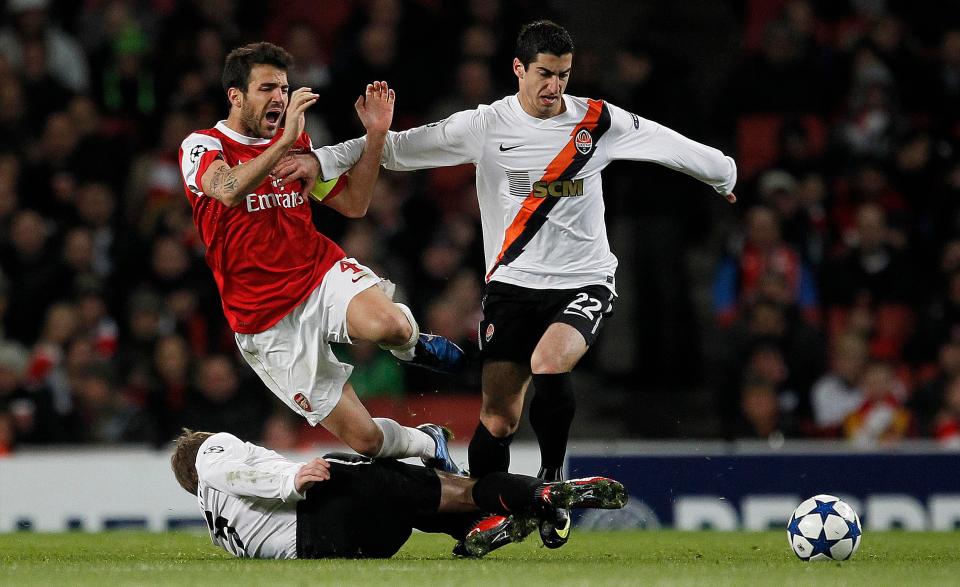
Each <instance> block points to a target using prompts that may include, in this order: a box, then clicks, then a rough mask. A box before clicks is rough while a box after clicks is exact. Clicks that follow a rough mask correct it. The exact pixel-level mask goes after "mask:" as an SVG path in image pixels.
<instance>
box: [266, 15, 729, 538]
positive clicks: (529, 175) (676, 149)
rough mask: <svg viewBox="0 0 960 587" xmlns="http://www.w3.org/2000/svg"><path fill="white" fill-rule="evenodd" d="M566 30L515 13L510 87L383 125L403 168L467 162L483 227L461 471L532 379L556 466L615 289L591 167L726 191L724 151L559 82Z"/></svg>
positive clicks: (485, 459)
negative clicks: (421, 118) (623, 167)
mask: <svg viewBox="0 0 960 587" xmlns="http://www.w3.org/2000/svg"><path fill="white" fill-rule="evenodd" d="M572 64H573V40H572V39H571V38H570V35H569V34H568V33H567V31H566V30H565V29H564V28H563V27H561V26H559V25H557V24H556V23H553V22H550V21H538V22H534V23H531V24H528V25H526V26H524V27H523V28H522V29H521V31H520V34H519V37H518V39H517V51H516V57H515V58H514V60H513V72H514V74H515V75H516V77H517V82H518V92H517V93H516V94H514V95H511V96H507V97H505V98H503V99H501V100H498V101H496V102H494V103H493V104H490V105H481V106H479V107H477V108H476V109H474V110H466V111H462V112H458V113H456V114H453V115H452V116H450V117H449V118H446V119H445V120H442V121H440V122H437V123H433V124H428V125H426V126H422V127H417V128H413V129H410V130H407V131H404V132H399V133H397V132H390V133H389V136H388V139H387V142H386V145H385V147H384V151H383V157H382V162H383V165H384V166H385V167H387V168H388V169H395V170H415V169H425V168H433V167H442V166H448V165H459V164H463V163H473V164H474V165H475V166H476V177H477V180H476V181H477V197H478V199H479V204H480V212H481V222H482V226H483V245H484V253H485V257H486V281H487V286H486V291H485V293H484V298H483V320H482V321H481V323H480V328H479V343H480V348H481V356H482V357H483V361H484V362H483V371H482V389H483V404H482V407H481V412H480V423H479V425H478V426H477V429H476V432H475V433H474V435H473V438H472V440H471V442H470V450H469V461H470V472H471V474H472V475H480V476H482V475H484V474H486V473H488V472H490V471H506V470H507V469H508V466H509V462H510V452H509V451H510V448H509V447H510V442H511V439H512V438H513V435H514V433H515V432H516V430H517V427H518V424H519V421H520V417H521V412H522V409H523V398H524V393H525V391H526V389H527V386H528V385H529V384H530V382H531V381H533V384H534V389H535V395H534V397H533V399H532V401H531V404H530V423H531V426H532V427H533V430H534V432H535V433H536V436H537V440H538V441H539V444H540V451H541V466H542V467H541V470H540V473H539V476H540V477H541V478H543V479H546V480H557V479H560V478H561V471H562V467H563V462H564V457H565V453H566V444H567V438H568V435H569V430H570V424H571V422H572V421H573V415H574V411H575V401H574V394H573V391H572V389H571V383H570V372H571V370H572V369H573V368H574V367H575V366H576V364H577V362H578V361H579V360H580V359H581V358H582V357H583V355H584V353H586V351H587V349H588V348H589V347H590V346H591V345H593V343H594V342H595V341H596V338H597V333H598V332H599V330H600V327H601V325H602V322H603V319H604V317H606V316H608V315H609V314H610V313H611V311H612V308H613V302H614V300H615V298H616V289H615V279H614V275H615V272H616V268H617V258H616V257H615V256H614V255H613V253H612V252H611V251H610V246H609V243H608V241H607V234H606V227H605V224H604V201H603V187H602V185H601V177H600V172H601V171H602V170H603V169H604V168H605V167H606V166H607V165H608V164H609V163H610V162H611V161H614V160H618V159H627V160H634V161H647V162H653V163H658V164H660V165H664V166H666V167H668V168H670V169H673V170H676V171H680V172H682V173H685V174H687V175H690V176H692V177H694V178H696V179H698V180H700V181H702V182H704V183H706V184H708V185H710V186H712V187H713V188H714V190H716V191H717V193H719V194H720V195H721V196H723V197H724V198H725V199H726V200H727V201H728V202H730V203H733V202H735V201H736V196H734V194H733V187H734V185H735V184H736V180H737V167H736V164H735V163H734V161H733V159H732V158H730V157H727V156H724V154H723V153H721V152H720V151H718V150H717V149H714V148H712V147H709V146H706V145H703V144H701V143H698V142H696V141H693V140H691V139H688V138H686V137H684V136H682V135H680V134H679V133H677V132H675V131H673V130H671V129H669V128H666V127H664V126H662V125H660V124H657V123H656V122H653V121H650V120H646V119H643V118H641V117H639V116H637V115H636V114H633V113H630V112H627V111H626V110H623V109H622V108H619V107H617V106H614V105H613V104H609V103H606V102H604V101H603V100H594V99H585V98H579V97H576V96H570V95H567V94H565V90H566V87H567V82H568V81H569V78H570V73H571V69H572ZM362 145H363V140H362V139H354V140H352V141H347V142H346V143H342V144H340V145H338V146H337V147H335V148H333V149H330V150H329V151H326V152H319V151H315V152H314V155H315V156H316V159H315V160H313V159H312V158H311V157H309V156H298V157H289V158H285V159H283V160H282V161H281V163H280V165H279V167H278V169H277V170H276V171H275V173H276V174H277V175H278V176H280V177H285V178H287V179H288V180H294V179H298V178H307V179H308V180H309V179H310V178H311V177H315V176H316V175H317V173H318V171H319V167H320V165H318V162H317V160H319V162H320V163H322V167H323V171H324V173H330V172H332V171H333V170H339V169H345V168H346V167H347V166H348V165H350V164H352V162H353V161H354V160H356V159H357V158H358V157H359V154H360V152H361V150H362ZM540 530H541V536H542V537H543V539H544V543H545V544H547V545H548V546H551V547H557V546H560V545H562V544H563V543H564V542H565V541H566V537H567V533H568V530H569V518H568V517H567V516H566V515H565V513H564V512H560V518H559V519H557V520H555V521H554V522H553V523H549V522H548V523H545V524H544V525H543V526H542V527H541V528H540Z"/></svg>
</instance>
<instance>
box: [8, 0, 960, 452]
mask: <svg viewBox="0 0 960 587" xmlns="http://www.w3.org/2000/svg"><path fill="white" fill-rule="evenodd" d="M0 6H2V11H0V23H2V26H0V133H2V136H4V138H5V140H4V142H3V144H2V145H0V455H4V454H10V453H16V452H18V451H21V450H23V449H25V448H27V447H37V446H45V445H60V444H74V445H84V444H93V443H96V444H120V443H137V444H139V445H148V446H155V447H162V446H165V445H166V443H167V442H168V441H169V440H170V439H172V438H173V437H174V436H175V435H176V434H177V433H178V431H179V429H180V427H181V426H189V427H192V428H195V429H207V430H225V431H230V432H234V433H236V434H238V435H239V436H241V437H242V438H244V439H248V440H254V441H257V440H259V441H261V442H262V443H263V444H266V445H267V446H270V447H273V448H277V449H279V450H284V449H303V448H307V447H309V446H311V445H312V444H313V443H316V442H322V441H323V440H324V437H323V436H322V434H320V433H318V432H317V431H316V430H311V429H309V428H308V427H307V426H306V425H305V424H304V423H302V422H301V421H300V420H299V419H298V417H297V416H296V415H294V414H293V413H292V412H290V411H289V410H288V409H287V408H285V407H283V406H282V405H281V404H280V403H279V401H278V400H276V399H275V398H274V397H273V396H272V394H270V392H269V391H268V390H267V389H265V388H264V387H263V385H262V384H261V383H260V381H259V380H258V379H257V378H256V376H255V375H254V373H253V372H252V371H251V370H250V369H249V368H248V367H247V366H246V365H245V364H243V362H242V361H241V360H239V358H238V356H237V352H236V348H235V345H234V342H233V338H232V333H231V332H230V331H229V329H228V328H227V326H226V323H225V321H224V318H223V314H222V310H221V308H220V305H219V296H218V295H217V291H216V287H215V284H214V282H213V279H212V277H211V274H210V272H209V270H208V269H207V267H206V266H205V264H204V261H203V250H202V248H201V245H200V243H199V242H198V239H197V237H196V234H195V231H194V227H193V223H192V219H191V211H190V207H189V204H188V202H187V200H186V198H185V196H184V192H183V185H182V180H181V177H180V171H179V167H178V162H177V149H178V147H179V144H180V142H181V140H182V139H183V138H184V137H186V135H187V134H189V133H190V132H191V131H192V130H194V129H200V128H208V127H211V126H213V125H214V124H215V123H216V121H218V120H220V119H222V118H225V116H226V112H227V103H226V100H225V97H224V95H223V91H222V89H221V88H220V74H221V70H222V66H223V59H224V57H225V55H226V53H227V52H229V51H230V50H231V49H232V48H233V47H235V46H238V45H241V44H245V43H248V42H253V41H259V40H269V41H272V42H275V43H278V44H280V45H282V46H284V47H285V48H286V49H288V50H289V51H290V52H291V53H292V54H293V55H294V57H295V59H296V65H295V67H294V68H293V69H292V70H291V71H290V72H289V79H290V84H291V87H293V88H296V87H299V86H302V85H303V86H310V87H312V88H313V89H314V90H315V91H318V92H319V93H320V96H321V97H320V100H319V102H318V103H317V105H316V106H314V107H313V108H312V109H311V110H310V112H309V113H308V125H307V130H308V132H309V133H310V135H311V137H312V139H313V142H314V144H329V143H334V142H339V141H341V140H345V139H348V138H352V137H354V136H358V135H360V134H362V132H363V131H362V127H361V126H360V124H359V122H358V121H357V120H356V116H355V114H354V112H353V106H352V105H353V102H354V100H355V99H356V97H357V96H358V95H359V94H360V93H361V92H362V90H363V87H364V85H365V84H366V83H367V82H368V81H372V80H381V79H383V80H387V81H389V82H390V84H391V85H392V86H393V87H394V88H395V89H396V91H397V95H398V100H397V106H396V115H395V118H394V124H393V128H394V129H395V130H403V129H406V128H409V127H410V126H414V125H419V124H424V123H427V122H431V121H435V120H438V119H440V118H443V117H445V116H447V115H449V114H451V113H453V112H456V111H458V110H462V109H467V108H473V107H475V106H476V105H477V104H481V103H489V102H491V101H494V100H496V99H499V98H500V97H502V96H503V95H506V94H510V93H514V92H515V91H516V80H515V78H514V76H513V74H512V72H511V67H510V66H511V62H512V58H513V48H514V42H515V39H516V35H517V32H518V30H519V27H520V25H521V24H523V23H525V22H528V21H530V20H534V19H538V18H552V19H554V20H556V21H558V22H559V23H560V24H562V25H564V26H565V27H567V28H568V30H569V31H570V32H571V34H572V35H573V37H574V41H575V45H576V52H575V59H574V68H573V72H572V75H571V81H570V84H569V86H568V93H570V94H573V95H578V96H585V97H596V98H604V99H606V100H608V101H610V102H611V103H614V104H616V105H618V106H621V107H623V108H626V109H628V110H630V111H632V112H635V113H637V114H638V115H640V116H642V117H645V118H649V119H652V120H655V121H657V122H660V123H662V124H665V125H667V126H669V127H671V128H673V129H675V130H677V131H679V132H681V133H683V134H685V135H687V136H689V137H691V138H693V139H696V140H698V141H701V142H704V143H707V144H710V145H713V146H716V147H718V148H720V149H721V150H723V151H724V152H725V153H728V154H731V155H732V156H734V157H735V159H736V160H737V163H738V165H739V172H740V179H739V183H738V186H737V190H736V191H737V194H738V196H739V198H740V201H739V202H738V203H737V205H736V206H729V205H727V204H726V203H725V202H724V201H723V200H722V198H718V197H717V196H716V194H714V193H713V192H712V190H711V189H710V188H708V187H706V186H704V185H702V184H699V183H698V182H696V181H694V180H692V179H690V178H687V177H686V176H683V175H680V174H677V173H673V172H670V171H668V170H665V169H663V168H658V167H656V166H653V165H648V164H640V163H632V162H618V163H614V164H613V165H611V166H610V167H609V168H608V169H607V170H606V171H605V173H604V191H605V199H606V206H607V226H608V230H609V234H610V238H611V244H612V247H613V250H614V252H615V253H616V254H617V255H618V257H619V259H620V269H619V272H618V280H617V281H618V293H619V295H620V298H619V300H618V302H617V304H616V307H615V315H614V316H613V318H612V319H611V320H610V321H609V322H608V323H607V325H606V327H605V331H604V333H603V334H602V336H601V339H600V342H599V343H598V345H597V346H598V347H599V348H596V349H593V350H592V351H591V352H590V353H589V354H588V355H587V357H586V358H585V359H584V361H583V362H582V363H581V364H580V365H579V366H578V368H577V369H576V371H575V376H576V377H575V391H576V394H577V399H578V403H579V411H578V414H577V419H576V421H575V423H574V431H573V435H574V440H575V441H576V439H587V438H589V439H601V440H602V439H607V438H610V439H612V438H618V439H619V438H635V439H646V438H653V439H664V438H670V439H704V438H706V439H742V438H750V439H759V440H762V441H763V442H765V443H769V444H770V445H771V446H775V447H776V446H781V445H782V444H783V443H784V439H792V438H832V439H848V441H849V442H850V443H853V445H854V446H862V447H888V446H891V445H895V444H897V443H898V442H899V441H901V440H902V439H908V438H910V439H916V438H924V439H935V440H936V441H937V442H939V443H941V444H942V445H943V446H946V447H952V448H957V449H960V154H958V151H957V147H958V141H960V2H957V1H931V2H902V1H897V0H887V1H884V0H739V1H737V0H731V1H717V0H689V1H684V2H675V1H671V0H645V1H643V2H633V1H626V0H624V1H616V0H607V1H594V2H589V3H582V2H576V1H574V0H567V1H562V0H553V1H547V0H541V1H539V2H533V1H525V0H520V1H511V2H505V1H498V0H472V1H465V2H449V1H443V0H406V1H401V0H366V1H359V0H354V1H351V0H323V1H317V0H311V1H305V0H286V1H283V2H280V1H274V2H239V1H232V0H203V1H200V0H196V1H176V0H112V1H111V0H85V1H82V2H74V1H67V0H6V2H5V3H3V2H0ZM315 221H316V224H317V226H318V228H319V229H320V230H321V231H322V232H324V233H325V234H327V235H329V236H330V237H332V238H333V239H334V240H336V241H337V242H338V243H340V244H341V245H342V246H343V248H344V249H345V250H346V251H347V253H348V254H349V255H352V256H355V257H357V258H358V259H360V260H361V261H362V262H364V263H366V264H368V265H370V266H372V267H373V268H374V269H375V270H376V271H377V272H378V273H379V274H380V275H381V276H384V277H387V278H389V279H391V280H392V281H394V282H395V283H397V284H398V286H399V292H400V297H402V298H403V299H404V300H406V301H408V302H409V303H410V305H411V306H412V307H413V309H414V312H415V314H416V315H417V316H418V317H419V320H420V322H421V325H422V327H423V328H424V330H428V331H432V332H436V333H440V334H443V335H445V336H448V337H450V338H452V339H455V340H457V341H458V342H460V343H461V344H462V345H463V346H464V347H465V348H467V349H475V348H476V327H477V322H478V320H479V316H480V296H481V292H482V286H483V281H482V274H483V256H482V245H481V238H480V224H479V211H478V208H477V203H476V195H475V190H474V186H473V169H472V167H470V166H462V167H454V168H446V169H438V170H433V171H429V172H417V173H406V174H395V173H389V172H384V173H382V174H381V178H380V181H379V183H378V185H377V189H376V194H375V197H374V200H373V204H372V206H371V209H370V212H369V214H368V215H367V217H366V218H364V219H362V220H359V221H357V220H347V219H345V218H342V217H339V216H338V215H337V214H336V213H333V212H332V211H330V210H326V209H323V207H322V206H315ZM338 350H339V351H340V352H341V353H342V357H343V358H344V359H345V360H346V361H348V362H350V363H352V364H354V365H355V366H356V371H355V375H354V378H353V382H354V385H355V387H356V388H357V390H358V392H359V394H360V396H361V398H362V399H363V400H364V401H365V403H366V404H367V405H368V407H369V408H370V411H371V412H372V413H374V415H391V416H393V417H395V418H397V419H399V420H401V421H404V422H416V423H419V422H422V421H424V420H426V419H432V420H434V421H441V422H446V423H449V424H451V425H452V426H453V427H454V429H455V431H457V432H459V434H460V437H461V439H465V438H468V435H469V434H470V432H472V430H473V428H474V427H475V425H476V419H477V415H478V410H479V385H478V383H479V380H478V377H477V372H476V370H474V371H471V372H468V373H465V374H464V375H463V376H461V377H459V378H456V379H454V380H449V379H443V378H437V377H433V376H429V375H424V374H421V373H418V372H414V371H412V370H405V369H402V368H401V367H399V366H397V365H396V364H394V363H393V362H392V361H391V360H390V358H389V356H388V355H387V354H385V353H384V352H382V351H379V350H377V349H375V348H373V347H371V346H369V345H357V346H355V347H344V348H340V349H338ZM520 435H521V438H523V437H526V438H530V437H532V435H531V432H530V429H529V426H527V425H526V424H525V423H524V424H523V425H521V431H520Z"/></svg>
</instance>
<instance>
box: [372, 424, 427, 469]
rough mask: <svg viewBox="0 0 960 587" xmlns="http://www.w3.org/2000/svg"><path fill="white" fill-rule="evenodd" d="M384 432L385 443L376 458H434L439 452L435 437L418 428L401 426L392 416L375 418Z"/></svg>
mask: <svg viewBox="0 0 960 587" xmlns="http://www.w3.org/2000/svg"><path fill="white" fill-rule="evenodd" d="M373 422H374V424H376V425H377V426H378V427H379V428H380V430H381V431H382V432H383V445H382V446H381V447H380V452H378V453H377V454H376V455H375V456H376V458H378V459H379V458H392V459H405V458H407V457H420V458H425V459H430V458H433V457H434V455H436V452H437V443H436V442H434V441H433V438H432V437H431V436H430V435H429V434H427V433H426V432H423V431H422V430H417V429H416V428H410V427H409V426H401V425H400V424H398V423H397V422H396V421H394V420H391V419H390V418H374V419H373Z"/></svg>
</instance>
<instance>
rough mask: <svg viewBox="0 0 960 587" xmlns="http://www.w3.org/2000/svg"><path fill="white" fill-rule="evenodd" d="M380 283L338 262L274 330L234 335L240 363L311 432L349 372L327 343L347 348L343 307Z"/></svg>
mask: <svg viewBox="0 0 960 587" xmlns="http://www.w3.org/2000/svg"><path fill="white" fill-rule="evenodd" d="M380 281H381V280H380V278H379V277H377V275H376V274H375V273H374V272H373V271H372V270H371V269H370V268H368V267H365V266H363V265H361V264H360V263H358V262H357V261H356V259H351V258H347V259H342V260H340V261H337V262H336V263H335V264H334V265H333V267H331V268H330V270H329V271H327V273H326V275H324V276H323V281H321V282H320V285H318V286H317V288H316V289H315V290H313V292H311V293H310V297H308V298H307V299H306V300H304V301H303V303H301V304H300V305H299V306H297V307H296V308H294V309H293V310H292V311H291V312H290V313H289V314H287V315H286V316H284V317H283V319H282V320H280V321H279V322H277V323H276V324H274V325H273V326H272V327H270V328H269V329H267V330H264V331H263V332H258V333H257V334H239V333H235V334H234V336H235V337H236V340H237V346H238V347H239V348H240V352H241V354H243V358H244V359H246V361H247V363H249V364H250V366H251V367H253V370H254V371H256V372H257V375H259V376H260V379H262V380H263V383H264V384H265V385H266V386H267V387H268V388H269V389H270V391H272V392H273V393H274V394H276V396H277V397H279V398H280V399H281V400H283V403H285V404H287V405H288V406H290V408H291V409H292V410H293V411H295V412H297V413H298V414H300V415H302V416H303V417H304V418H306V419H307V421H308V422H310V425H311V426H316V425H317V424H318V423H319V422H320V421H321V420H323V419H324V418H326V417H327V416H328V415H329V414H330V412H331V411H332V410H333V408H334V407H336V405H337V403H338V402H339V401H340V396H341V395H342V394H343V386H344V384H345V383H346V382H347V379H349V378H350V373H351V372H352V371H353V367H352V366H350V365H348V364H346V363H341V362H340V361H339V360H338V359H337V357H336V355H334V354H333V350H331V348H330V343H331V342H342V343H350V342H351V341H350V336H349V335H348V334H347V305H348V304H349V303H350V300H352V299H353V297H354V296H355V295H357V294H358V293H360V292H362V291H364V290H365V289H368V288H370V287H373V286H375V285H377V284H378V283H380Z"/></svg>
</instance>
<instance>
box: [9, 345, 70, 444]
mask: <svg viewBox="0 0 960 587" xmlns="http://www.w3.org/2000/svg"><path fill="white" fill-rule="evenodd" d="M28 358H29V355H28V354H27V351H26V349H24V348H23V347H22V346H20V345H18V344H17V343H14V342H9V341H0V412H2V413H4V414H6V415H7V416H9V420H8V424H9V426H10V430H9V433H10V435H11V439H10V440H9V441H8V444H9V445H10V446H12V445H13V444H17V445H22V444H42V443H49V442H53V441H57V440H63V439H62V438H60V435H59V428H60V423H59V421H58V419H57V416H56V412H55V411H54V408H53V400H52V398H51V396H50V390H49V388H47V387H45V386H33V387H31V388H28V387H27V381H26V372H27V360H28ZM0 444H2V443H0Z"/></svg>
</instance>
